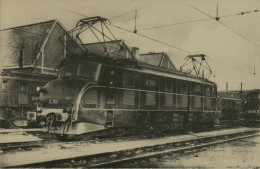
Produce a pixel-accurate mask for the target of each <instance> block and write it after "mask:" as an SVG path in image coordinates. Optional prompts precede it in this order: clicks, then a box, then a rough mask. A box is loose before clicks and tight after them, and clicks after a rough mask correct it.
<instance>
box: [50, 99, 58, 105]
mask: <svg viewBox="0 0 260 169" xmlns="http://www.w3.org/2000/svg"><path fill="white" fill-rule="evenodd" d="M58 103H59V101H58V99H49V104H58Z"/></svg>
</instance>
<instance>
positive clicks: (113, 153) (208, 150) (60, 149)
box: [0, 127, 260, 168]
mask: <svg viewBox="0 0 260 169" xmlns="http://www.w3.org/2000/svg"><path fill="white" fill-rule="evenodd" d="M2 131H3V132H2ZM7 131H8V130H6V131H5V130H0V135H1V137H0V155H1V156H0V167H64V168H67V167H216V163H217V162H216V160H221V158H222V159H225V158H228V157H227V156H230V160H231V161H230V163H231V164H230V165H229V163H228V164H225V163H222V164H221V165H222V167H223V166H224V165H225V166H224V168H226V167H227V166H231V167H237V166H239V165H241V166H250V165H249V162H250V160H251V162H252V165H251V166H254V167H255V166H260V164H257V163H258V162H259V161H257V160H256V159H254V158H253V157H255V156H254V154H251V155H250V153H255V152H256V155H257V153H258V154H259V152H260V151H259V142H260V141H259V138H260V136H259V128H246V127H241V128H233V129H222V130H215V131H210V132H200V133H192V132H190V133H189V134H183V135H176V136H149V137H146V136H143V137H142V136H127V137H121V138H107V139H106V138H105V139H104V138H102V139H100V138H94V139H92V140H87V141H63V142H61V141H57V140H56V139H54V137H52V136H50V135H45V134H43V133H41V132H40V129H35V130H9V132H7ZM11 140H13V141H11ZM253 144H254V145H255V147H253V146H252V145H253ZM225 147H227V148H225ZM246 147H249V148H248V149H247V148H246ZM257 149H258V150H257ZM226 151H227V152H226ZM242 152H247V153H249V156H248V157H249V159H247V158H246V153H245V154H244V156H243V155H239V153H240V154H243V153H242ZM221 153H222V154H223V155H221ZM233 153H234V154H233ZM237 156H239V157H240V158H242V161H241V164H239V163H238V164H237V165H235V163H236V160H237V159H239V158H238V157H237ZM193 164H194V165H193ZM250 164H251V163H250ZM214 165H215V166H214ZM239 167H240V166H239Z"/></svg>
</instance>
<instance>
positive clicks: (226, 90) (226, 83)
mask: <svg viewBox="0 0 260 169" xmlns="http://www.w3.org/2000/svg"><path fill="white" fill-rule="evenodd" d="M227 93H228V82H226V97H227Z"/></svg>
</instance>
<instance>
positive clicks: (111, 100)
mask: <svg viewBox="0 0 260 169" xmlns="http://www.w3.org/2000/svg"><path fill="white" fill-rule="evenodd" d="M106 108H108V109H114V108H116V89H113V88H106Z"/></svg>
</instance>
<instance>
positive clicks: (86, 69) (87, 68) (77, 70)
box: [59, 63, 97, 78]
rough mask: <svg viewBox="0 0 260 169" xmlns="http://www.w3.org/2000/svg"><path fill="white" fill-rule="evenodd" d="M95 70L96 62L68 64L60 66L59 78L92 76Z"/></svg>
mask: <svg viewBox="0 0 260 169" xmlns="http://www.w3.org/2000/svg"><path fill="white" fill-rule="evenodd" d="M96 70H97V64H94V63H85V64H70V65H65V66H62V67H61V68H60V72H59V78H61V77H68V76H83V77H87V78H93V77H94V76H95V73H96Z"/></svg>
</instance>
